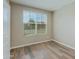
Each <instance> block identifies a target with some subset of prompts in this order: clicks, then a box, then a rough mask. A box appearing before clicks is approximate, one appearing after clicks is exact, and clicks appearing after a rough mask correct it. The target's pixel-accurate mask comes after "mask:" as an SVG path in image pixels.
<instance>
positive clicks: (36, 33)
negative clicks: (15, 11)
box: [23, 10, 48, 37]
mask: <svg viewBox="0 0 79 59" xmlns="http://www.w3.org/2000/svg"><path fill="white" fill-rule="evenodd" d="M24 11H26V12H33V11H29V10H23V14H24ZM33 13H36V14H45V15H47V19H46V23H45V32H44V33H38V32H37V22H36V21H35V33H33V34H28V35H24V36H25V37H29V36H35V35H46V34H47V30H48V29H47V27H48V26H47V25H48V14H47V13H42V12H35V11H34V12H33ZM29 24H33V23H29ZM39 24H40V23H39ZM23 25H24V22H23ZM23 27H24V26H23Z"/></svg>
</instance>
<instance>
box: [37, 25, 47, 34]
mask: <svg viewBox="0 0 79 59" xmlns="http://www.w3.org/2000/svg"><path fill="white" fill-rule="evenodd" d="M45 32H46V24H37V33H45Z"/></svg>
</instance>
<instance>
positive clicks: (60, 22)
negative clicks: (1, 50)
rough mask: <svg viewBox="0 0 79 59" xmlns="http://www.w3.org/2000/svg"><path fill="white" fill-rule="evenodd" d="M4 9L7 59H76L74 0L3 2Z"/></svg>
mask: <svg viewBox="0 0 79 59" xmlns="http://www.w3.org/2000/svg"><path fill="white" fill-rule="evenodd" d="M5 6H8V7H5ZM6 8H7V11H8V13H7V14H9V16H8V18H7V20H8V19H9V24H8V25H6V24H4V26H5V27H6V26H9V29H8V30H9V31H8V32H6V30H4V31H5V32H6V33H9V34H5V35H9V37H8V39H7V40H6V39H5V40H6V41H7V42H10V46H9V44H7V43H4V45H5V47H7V48H8V47H10V49H6V51H7V50H10V51H9V52H10V54H9V56H10V59H75V1H74V0H6V3H4V11H5V12H4V13H5V14H6V10H5V9H6ZM5 17H6V16H5V15H4V18H5ZM4 21H5V22H6V20H4ZM5 29H7V28H5ZM7 45H8V46H7ZM5 55H6V54H5ZM7 56H8V55H7ZM6 58H8V57H5V59H6Z"/></svg>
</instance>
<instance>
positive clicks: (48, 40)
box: [11, 40, 51, 49]
mask: <svg viewBox="0 0 79 59" xmlns="http://www.w3.org/2000/svg"><path fill="white" fill-rule="evenodd" d="M48 41H51V40H45V41H40V42H34V43H29V44H24V45H20V46H15V47H11V49H14V48H20V47H24V46H30V45H34V44H39V43H43V42H48Z"/></svg>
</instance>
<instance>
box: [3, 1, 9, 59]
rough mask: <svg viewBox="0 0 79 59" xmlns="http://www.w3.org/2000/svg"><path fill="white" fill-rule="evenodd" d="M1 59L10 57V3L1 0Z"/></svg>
mask: <svg viewBox="0 0 79 59" xmlns="http://www.w3.org/2000/svg"><path fill="white" fill-rule="evenodd" d="M3 59H10V5H9V1H8V0H4V1H3Z"/></svg>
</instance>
